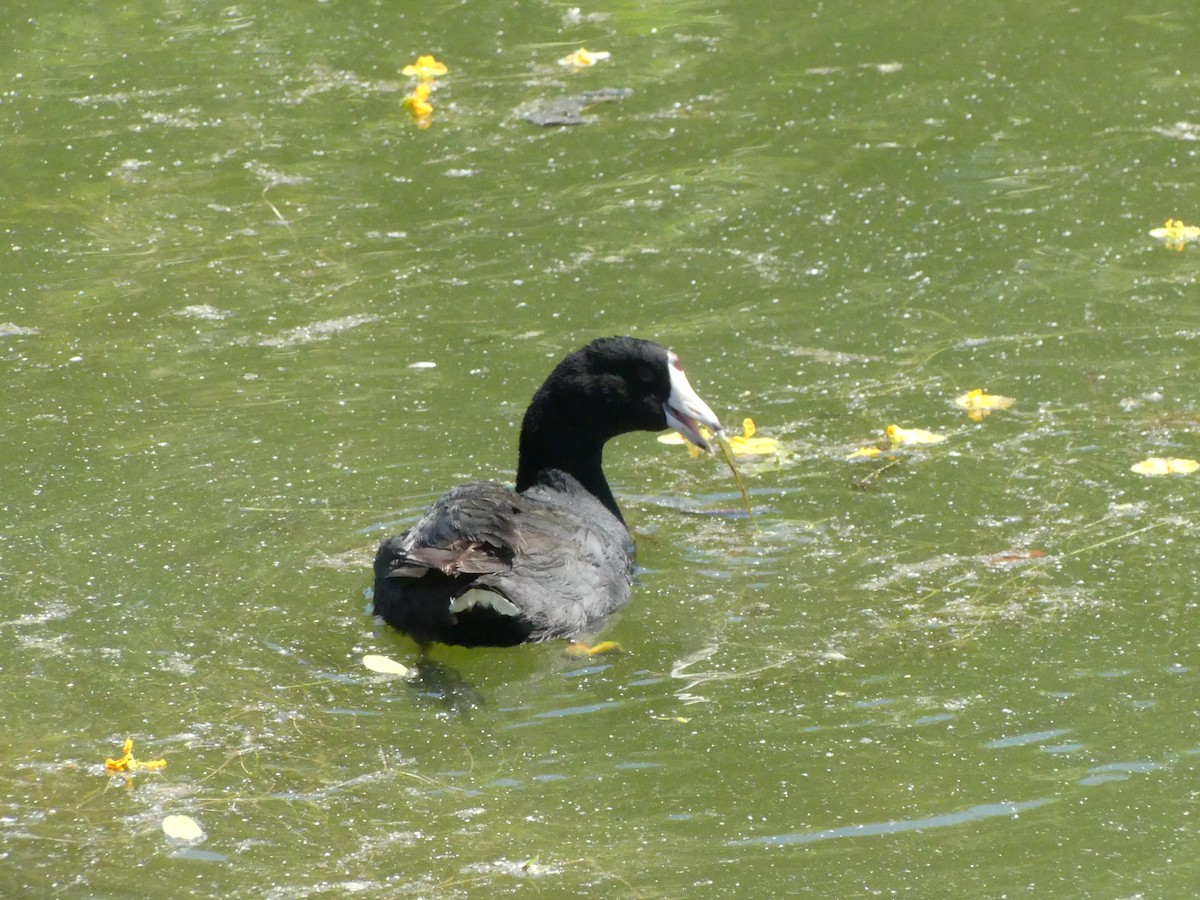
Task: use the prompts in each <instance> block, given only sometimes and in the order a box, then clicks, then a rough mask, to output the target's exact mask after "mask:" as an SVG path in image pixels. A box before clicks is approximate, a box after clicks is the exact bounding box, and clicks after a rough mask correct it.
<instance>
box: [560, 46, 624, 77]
mask: <svg viewBox="0 0 1200 900" xmlns="http://www.w3.org/2000/svg"><path fill="white" fill-rule="evenodd" d="M610 56H612V54H611V53H609V52H608V51H607V50H596V51H594V52H593V51H591V50H585V49H584V48H583V47H580V48H579V49H578V50H576V51H575V52H574V53H572V54H570V55H568V56H564V57H563V58H562V59H560V60H559V61H558V64H559V65H560V66H569V67H570V68H572V69H574V70H575V71H576V72H578V71H579V70H580V69H586V68H587V67H588V66H594V65H595V64H596V63H598V62H602V61H604V60H606V59H608V58H609V57H610Z"/></svg>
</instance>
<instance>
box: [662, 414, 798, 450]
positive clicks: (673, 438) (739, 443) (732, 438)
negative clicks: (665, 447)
mask: <svg viewBox="0 0 1200 900" xmlns="http://www.w3.org/2000/svg"><path fill="white" fill-rule="evenodd" d="M700 429H701V431H700V433H701V434H703V435H704V439H705V440H711V439H712V437H713V434H712V432H711V431H709V430H708V429H707V428H705V427H704V426H703V425H702V426H700ZM757 432H758V429H757V428H755V426H754V420H753V419H750V418H746V419H743V420H742V433H741V434H733V435H728V436H726V440H727V441H728V443H729V450H730V452H731V453H732V454H733V455H734V456H770V455H771V454H772V453H776V452H777V451H778V450H779V441H777V440H775V438H769V437H755V435H756V434H757ZM658 440H659V442H660V443H663V444H686V445H687V448H688V452H689V453H691V454H692V456H699V455H700V448H699V447H697V446H696V445H695V444H693V443H692V442H691V441H688V440H685V439H684V437H683V435H681V434H679V433H678V432H675V431H672V432H669V433H667V434H660V435H659V436H658Z"/></svg>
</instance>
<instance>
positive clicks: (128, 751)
mask: <svg viewBox="0 0 1200 900" xmlns="http://www.w3.org/2000/svg"><path fill="white" fill-rule="evenodd" d="M124 752H125V755H124V756H122V757H121V758H120V759H106V760H105V761H104V768H105V769H107V770H108V771H109V772H146V771H151V770H154V769H161V768H163V767H164V766H166V764H167V761H166V760H165V759H150V760H146V761H144V762H143V761H142V760H138V759H134V758H133V738H125V751H124Z"/></svg>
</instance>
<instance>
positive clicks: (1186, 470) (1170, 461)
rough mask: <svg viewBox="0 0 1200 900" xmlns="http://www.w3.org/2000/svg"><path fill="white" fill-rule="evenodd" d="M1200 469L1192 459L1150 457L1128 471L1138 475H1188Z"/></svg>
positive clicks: (1135, 464) (1199, 464)
mask: <svg viewBox="0 0 1200 900" xmlns="http://www.w3.org/2000/svg"><path fill="white" fill-rule="evenodd" d="M1197 469H1200V462H1197V461H1196V460H1194V459H1177V458H1174V457H1167V458H1163V457H1159V456H1152V457H1150V458H1149V459H1143V460H1142V461H1141V462H1140V463H1134V464H1133V465H1132V466H1130V467H1129V471H1131V472H1136V473H1137V474H1139V475H1188V474H1190V473H1192V472H1195V471H1196V470H1197Z"/></svg>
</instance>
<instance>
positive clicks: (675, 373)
mask: <svg viewBox="0 0 1200 900" xmlns="http://www.w3.org/2000/svg"><path fill="white" fill-rule="evenodd" d="M667 371H668V372H669V373H670V377H671V395H670V396H669V397H667V402H666V403H664V404H663V412H664V413H666V416H667V424H668V425H670V426H671V427H672V428H674V429H675V430H676V431H678V432H679V433H680V434H681V435H683V437H684V438H685V439H687V440H689V441H691V442H692V443H693V444H695V445H696V446H697V447H699V448H700V449H701V450H707V451H708V452H709V453H711V452H712V447H710V446H709V444H708V441H706V440H705V439H704V436H703V435H702V434H700V426H701V425H703V426H704V427H705V428H707V429H708V430H709V431H711V432H713V433H714V434H722V433H723V432H724V429H723V428H721V423H720V421H718V419H717V416H716V413H714V412H713V411H712V410H711V409H709V408H708V404H707V403H705V402H704V401H703V400H701V399H700V395H699V394H697V393H696V392H695V391H694V390H692V386H691V385H690V384H688V380H687V375H685V374H684V373H683V366H681V365H680V364H679V357H677V356H676V355H675V354H674V353H672V354H670V358H669V365H668V366H667Z"/></svg>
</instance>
